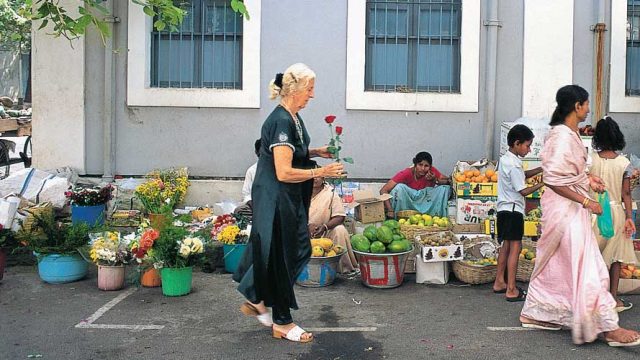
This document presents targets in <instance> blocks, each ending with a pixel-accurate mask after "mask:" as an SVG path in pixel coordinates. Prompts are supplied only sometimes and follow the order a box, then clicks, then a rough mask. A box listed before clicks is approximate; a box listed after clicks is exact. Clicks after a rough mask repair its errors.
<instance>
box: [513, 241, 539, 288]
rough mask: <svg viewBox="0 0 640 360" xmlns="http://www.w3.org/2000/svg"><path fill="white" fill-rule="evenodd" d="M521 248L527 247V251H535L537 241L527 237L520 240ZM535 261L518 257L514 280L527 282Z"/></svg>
mask: <svg viewBox="0 0 640 360" xmlns="http://www.w3.org/2000/svg"><path fill="white" fill-rule="evenodd" d="M522 248H523V249H529V251H536V248H537V243H536V242H535V241H531V240H529V239H524V240H522ZM534 266H535V262H533V261H531V260H527V259H520V260H519V261H518V271H517V272H516V280H518V281H522V282H527V281H529V279H530V278H531V273H533V267H534Z"/></svg>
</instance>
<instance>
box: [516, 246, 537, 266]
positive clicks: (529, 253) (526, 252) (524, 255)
mask: <svg viewBox="0 0 640 360" xmlns="http://www.w3.org/2000/svg"><path fill="white" fill-rule="evenodd" d="M518 258H519V259H520V261H522V260H524V261H531V262H532V263H535V262H536V252H535V251H534V250H530V249H527V248H524V249H522V250H520V255H519V256H518Z"/></svg>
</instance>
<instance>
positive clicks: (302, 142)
mask: <svg viewBox="0 0 640 360" xmlns="http://www.w3.org/2000/svg"><path fill="white" fill-rule="evenodd" d="M280 106H282V107H283V108H284V109H285V110H287V112H288V113H289V115H291V117H292V118H293V123H294V124H295V125H296V132H297V133H298V138H300V143H301V144H304V137H303V132H302V125H301V124H300V120H298V117H297V116H296V115H295V114H294V113H292V112H291V111H289V109H287V107H286V106H284V104H282V103H281V104H280Z"/></svg>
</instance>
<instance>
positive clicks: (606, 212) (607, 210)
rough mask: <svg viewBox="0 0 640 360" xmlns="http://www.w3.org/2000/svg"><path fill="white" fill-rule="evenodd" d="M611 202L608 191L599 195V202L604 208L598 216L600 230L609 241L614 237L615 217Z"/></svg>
mask: <svg viewBox="0 0 640 360" xmlns="http://www.w3.org/2000/svg"><path fill="white" fill-rule="evenodd" d="M609 201H610V200H609V192H608V191H606V190H605V192H603V193H602V194H598V202H599V203H600V206H602V214H600V215H598V229H600V235H602V237H604V238H607V239H609V238H612V237H613V216H612V215H611V203H610V202H609Z"/></svg>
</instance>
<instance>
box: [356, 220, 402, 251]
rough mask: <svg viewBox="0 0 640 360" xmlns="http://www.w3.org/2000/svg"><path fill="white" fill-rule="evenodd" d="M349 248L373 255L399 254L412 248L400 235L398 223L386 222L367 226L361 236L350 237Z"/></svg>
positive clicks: (393, 221)
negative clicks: (377, 225)
mask: <svg viewBox="0 0 640 360" xmlns="http://www.w3.org/2000/svg"><path fill="white" fill-rule="evenodd" d="M351 247H352V248H353V249H354V250H356V251H360V252H368V253H373V254H382V253H400V252H405V251H409V250H411V248H412V245H411V242H410V241H409V240H407V239H406V238H405V237H404V236H403V235H402V233H400V223H399V222H398V221H396V220H386V221H385V222H383V223H382V225H381V226H379V227H376V226H375V225H369V226H367V227H366V228H365V229H364V231H363V233H362V234H356V235H353V236H351Z"/></svg>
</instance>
